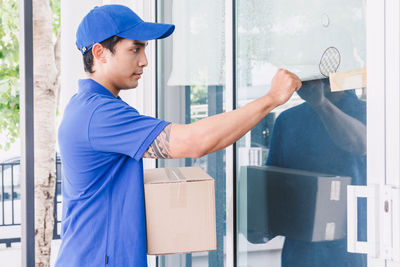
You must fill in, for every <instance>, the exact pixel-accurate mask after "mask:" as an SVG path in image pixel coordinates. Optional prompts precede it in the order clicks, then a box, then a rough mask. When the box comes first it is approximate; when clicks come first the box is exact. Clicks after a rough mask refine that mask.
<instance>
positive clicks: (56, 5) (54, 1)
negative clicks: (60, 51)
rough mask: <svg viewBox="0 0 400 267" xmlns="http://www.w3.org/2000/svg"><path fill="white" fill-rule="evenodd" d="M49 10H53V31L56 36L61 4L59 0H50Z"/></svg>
mask: <svg viewBox="0 0 400 267" xmlns="http://www.w3.org/2000/svg"><path fill="white" fill-rule="evenodd" d="M50 7H51V11H52V12H53V33H54V35H55V36H57V33H58V30H59V29H60V26H61V20H60V19H61V9H60V7H61V4H60V0H50Z"/></svg>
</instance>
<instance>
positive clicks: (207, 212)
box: [144, 167, 217, 255]
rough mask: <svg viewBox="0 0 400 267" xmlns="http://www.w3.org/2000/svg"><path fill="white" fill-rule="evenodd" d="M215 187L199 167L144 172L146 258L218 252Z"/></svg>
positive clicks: (212, 181) (158, 169)
mask: <svg viewBox="0 0 400 267" xmlns="http://www.w3.org/2000/svg"><path fill="white" fill-rule="evenodd" d="M214 184H215V183H214V179H213V178H212V177H210V176H209V175H208V174H207V173H206V172H205V171H203V170H202V169H201V168H199V167H183V168H157V169H151V170H145V171H144V190H145V203H146V228H147V253H148V254H149V255H162V254H173V253H190V252H200V251H210V250H216V249H217V238H216V217H215V186H214Z"/></svg>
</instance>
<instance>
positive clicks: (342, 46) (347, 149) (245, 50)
mask: <svg viewBox="0 0 400 267" xmlns="http://www.w3.org/2000/svg"><path fill="white" fill-rule="evenodd" d="M237 10H238V13H237V38H238V40H237V41H238V53H237V57H238V58H237V62H238V70H237V75H236V77H237V88H236V90H237V98H238V99H237V106H238V107H240V106H243V105H244V104H246V103H247V102H249V101H251V100H253V99H255V98H257V97H260V96H261V95H264V94H266V93H267V91H268V89H269V87H270V84H269V82H270V81H271V78H272V77H273V75H274V73H275V71H276V69H277V68H287V69H289V70H291V71H293V72H295V73H296V74H298V75H299V76H300V77H301V79H302V81H303V87H302V88H301V89H300V91H299V92H298V93H297V94H295V95H294V96H293V97H292V98H291V99H290V101H289V102H288V103H286V104H285V105H283V106H280V107H278V108H276V109H274V110H273V112H271V113H270V114H269V115H268V116H267V117H266V118H264V120H262V121H261V122H260V123H259V124H258V125H257V126H256V127H255V128H254V129H253V130H252V131H251V132H250V133H248V134H246V135H245V136H244V137H243V138H242V139H241V140H240V141H239V142H238V143H237V155H238V156H237V158H238V160H237V166H236V167H237V174H238V179H237V181H238V182H237V262H238V266H253V267H256V266H272V267H274V266H275V267H278V266H284V267H292V266H293V267H303V266H307V267H314V266H315V267H317V266H333V267H336V266H356V267H361V266H367V261H366V256H365V255H361V254H354V253H348V252H347V239H346V238H347V236H346V235H347V234H346V231H347V230H346V220H347V218H346V203H347V199H346V187H347V185H350V184H353V185H364V184H366V103H365V88H363V87H365V83H363V81H362V79H359V77H357V78H354V77H355V76H351V75H353V73H355V72H358V73H360V70H362V69H363V68H365V14H364V13H365V1H362V0H356V1H351V3H350V2H345V1H336V2H335V3H333V2H330V1H314V0H308V1H306V2H304V1H289V0H280V1H278V0H270V1H261V0H255V1H251V2H249V1H242V0H240V1H238V2H237ZM349 71H353V72H351V73H350V72H349ZM354 71H355V72H354ZM332 72H336V73H337V74H341V75H344V76H342V77H345V78H346V79H347V78H350V79H348V80H347V84H346V85H344V84H343V83H342V84H341V86H339V88H336V87H335V89H337V90H338V91H335V92H333V91H332V88H331V84H333V83H334V82H335V80H334V79H332V78H331V79H328V78H327V76H329V73H332ZM360 202H361V203H359V210H358V240H360V241H365V240H366V238H367V236H366V235H367V234H366V230H367V229H366V202H365V201H360Z"/></svg>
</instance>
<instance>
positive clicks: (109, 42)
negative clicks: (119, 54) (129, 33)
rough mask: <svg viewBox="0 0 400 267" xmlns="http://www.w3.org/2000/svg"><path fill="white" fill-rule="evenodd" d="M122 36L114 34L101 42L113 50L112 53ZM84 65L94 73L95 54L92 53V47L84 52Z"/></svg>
mask: <svg viewBox="0 0 400 267" xmlns="http://www.w3.org/2000/svg"><path fill="white" fill-rule="evenodd" d="M122 39H124V38H122V37H119V36H116V35H114V36H112V37H110V38H108V39H106V40H104V41H102V42H100V44H101V45H102V46H104V47H105V48H107V49H108V50H110V51H111V53H113V54H114V47H115V45H116V44H117V43H118V42H119V41H121V40H122ZM83 67H84V68H85V71H86V72H89V73H94V70H93V69H92V67H93V54H92V49H91V48H90V49H89V50H88V51H87V52H86V53H85V54H83Z"/></svg>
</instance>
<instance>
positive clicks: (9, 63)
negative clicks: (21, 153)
mask: <svg viewBox="0 0 400 267" xmlns="http://www.w3.org/2000/svg"><path fill="white" fill-rule="evenodd" d="M0 6H1V8H0V25H1V28H0V134H1V135H4V136H5V137H6V140H7V141H6V143H5V144H3V143H2V144H0V149H4V150H8V149H9V148H10V145H11V144H12V143H14V142H15V140H16V138H18V136H19V85H18V77H19V46H18V22H19V13H18V1H17V0H14V1H12V0H0Z"/></svg>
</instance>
